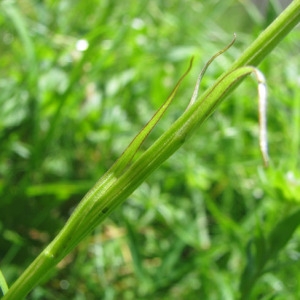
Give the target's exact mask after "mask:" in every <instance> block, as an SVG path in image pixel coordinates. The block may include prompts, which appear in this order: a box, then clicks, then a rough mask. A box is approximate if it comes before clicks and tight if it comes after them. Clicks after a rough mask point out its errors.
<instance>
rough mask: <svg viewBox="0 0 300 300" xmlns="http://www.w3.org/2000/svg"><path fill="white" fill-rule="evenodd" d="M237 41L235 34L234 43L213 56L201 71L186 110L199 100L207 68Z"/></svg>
mask: <svg viewBox="0 0 300 300" xmlns="http://www.w3.org/2000/svg"><path fill="white" fill-rule="evenodd" d="M235 40H236V34H235V33H234V34H233V39H232V41H231V42H230V43H229V44H228V45H227V46H225V47H224V48H223V49H221V50H220V51H218V52H217V53H216V54H215V55H213V56H212V57H211V58H210V59H209V60H208V62H207V63H206V64H205V65H204V67H203V69H202V70H201V72H200V74H199V76H198V78H197V82H196V85H195V88H194V91H193V95H192V98H191V100H190V102H189V104H188V106H187V108H186V109H188V108H189V107H190V106H192V105H193V104H194V103H195V102H196V100H197V98H198V94H199V88H200V83H201V81H202V78H203V76H204V74H205V72H206V70H207V68H208V67H209V65H210V64H211V63H212V62H213V61H214V60H215V59H216V58H217V57H218V56H219V55H221V54H223V53H224V52H225V51H227V50H228V49H229V48H230V47H231V46H232V45H233V44H234V42H235Z"/></svg>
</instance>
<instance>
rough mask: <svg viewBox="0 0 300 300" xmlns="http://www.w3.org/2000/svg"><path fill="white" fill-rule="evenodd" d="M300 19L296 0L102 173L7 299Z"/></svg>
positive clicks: (28, 284)
mask: <svg viewBox="0 0 300 300" xmlns="http://www.w3.org/2000/svg"><path fill="white" fill-rule="evenodd" d="M299 21H300V0H295V1H293V2H292V4H291V5H290V6H289V7H288V8H287V9H286V10H285V11H284V12H283V13H282V14H281V15H280V16H279V17H278V18H277V19H276V20H275V21H274V22H273V23H272V24H271V25H270V26H269V27H268V28H267V29H266V30H265V31H264V32H263V33H262V34H261V35H260V36H259V37H258V38H257V39H256V40H255V41H254V42H253V44H252V45H250V47H249V48H248V49H246V51H245V52H244V53H243V54H242V55H241V57H240V58H239V59H237V60H236V61H235V63H234V64H233V65H232V66H231V68H230V69H229V70H228V71H227V72H225V73H224V74H223V75H221V76H220V77H219V78H218V79H217V81H216V83H215V84H214V85H213V86H212V87H210V88H209V89H208V90H207V91H206V92H204V93H203V95H201V96H200V97H199V98H198V99H197V101H196V102H195V103H194V104H193V105H191V106H190V107H189V108H188V109H187V110H186V111H185V112H184V113H183V114H182V115H181V117H180V118H179V119H178V120H177V121H176V122H175V123H174V124H173V125H172V126H171V127H170V128H169V129H168V130H167V131H166V132H165V133H164V134H163V135H162V136H161V137H160V138H159V139H158V140H157V141H156V142H155V143H154V144H153V145H152V146H151V147H150V148H149V149H148V150H147V151H145V152H144V153H143V154H142V155H141V156H140V157H139V158H138V159H137V160H136V161H135V162H134V163H133V164H132V165H131V166H129V167H128V168H124V170H123V172H121V173H120V175H119V174H117V175H116V174H115V173H114V172H110V171H108V175H105V176H104V179H102V180H101V179H100V180H99V181H98V182H97V183H96V185H95V186H94V187H93V188H92V189H91V190H90V191H89V192H88V193H87V195H86V196H85V197H84V198H83V200H82V201H81V203H80V204H79V206H78V207H77V209H76V210H75V211H74V213H73V214H72V216H71V217H70V219H69V220H68V222H67V224H66V225H65V226H64V228H63V229H62V230H61V232H60V233H59V234H58V235H57V237H56V238H55V239H54V240H53V241H52V242H51V244H50V245H49V246H48V247H47V248H46V249H45V250H44V251H43V252H42V253H41V254H40V255H39V256H38V257H37V258H36V259H35V261H34V262H33V263H32V264H31V265H30V266H29V267H28V268H27V269H26V270H25V271H24V273H23V274H22V275H21V276H20V277H19V278H18V279H17V281H16V282H15V283H14V284H13V285H12V286H11V288H10V289H9V290H8V292H7V294H6V295H5V296H4V297H3V298H2V299H3V300H15V299H23V298H24V297H25V296H26V295H27V294H28V293H29V292H30V291H31V290H32V289H33V288H34V287H35V286H36V285H37V284H38V283H39V282H40V280H41V279H42V278H43V277H44V276H45V274H47V273H48V272H49V270H51V269H52V268H53V267H54V266H55V265H56V264H57V263H58V262H59V261H60V260H61V259H62V258H63V257H64V256H65V255H67V254H68V253H69V252H70V251H71V250H72V249H74V247H75V246H76V245H77V244H78V243H79V242H80V241H81V240H82V239H83V238H84V237H86V236H87V235H88V234H89V233H90V232H91V231H92V230H93V229H94V228H95V227H96V226H97V225H99V224H100V223H101V222H102V221H103V220H104V219H105V218H106V217H107V215H108V214H109V213H110V212H111V211H112V210H114V209H115V208H116V207H117V206H118V205H119V204H120V203H122V202H123V201H124V200H125V199H126V198H127V197H128V196H129V195H130V194H131V193H132V192H133V191H134V190H135V189H136V188H137V187H138V186H139V185H140V184H141V183H142V182H143V181H144V180H145V179H146V178H147V177H148V176H149V175H150V174H151V173H152V172H153V171H154V170H155V169H156V168H157V167H159V166H160V164H161V163H163V162H164V161H165V160H166V159H167V158H168V157H170V156H171V155H172V154H173V153H174V152H175V151H176V150H177V149H178V148H179V147H181V145H182V144H183V143H184V141H185V140H186V139H187V138H188V137H189V136H190V135H191V134H192V133H193V131H195V129H196V128H198V127H199V125H200V124H201V123H202V122H203V121H204V120H205V119H206V118H207V117H208V116H209V115H210V114H211V113H212V112H213V111H214V110H215V108H216V107H217V105H218V104H219V103H220V102H221V101H223V100H224V99H225V97H226V96H227V95H228V94H229V93H231V92H232V91H233V90H234V89H235V88H236V87H237V85H238V84H239V83H240V82H241V81H242V79H243V78H244V77H245V76H247V75H249V74H250V73H252V72H253V68H252V67H247V66H248V65H252V66H256V65H258V64H259V63H260V62H261V61H262V60H263V59H264V58H265V57H266V56H267V55H268V54H269V53H270V52H271V51H272V50H273V49H274V48H275V47H276V45H277V44H278V43H279V42H280V41H281V40H282V39H283V38H284V37H285V36H286V35H287V34H288V33H289V32H290V31H291V30H292V28H293V27H294V26H295V25H296V24H297V23H298V22H299Z"/></svg>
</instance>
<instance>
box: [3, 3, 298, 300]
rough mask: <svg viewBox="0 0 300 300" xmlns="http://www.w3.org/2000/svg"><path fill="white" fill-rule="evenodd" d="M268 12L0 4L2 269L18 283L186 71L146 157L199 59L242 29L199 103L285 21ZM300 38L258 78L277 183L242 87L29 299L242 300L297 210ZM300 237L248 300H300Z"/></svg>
mask: <svg viewBox="0 0 300 300" xmlns="http://www.w3.org/2000/svg"><path fill="white" fill-rule="evenodd" d="M270 3H273V5H272V4H270V6H269V9H268V13H267V15H266V16H262V15H260V13H259V12H258V11H257V10H256V9H255V7H254V6H253V5H252V4H251V3H250V2H245V1H244V2H240V1H234V0H232V1H229V0H226V1H196V0H189V1H162V2H159V1H140V2H135V1H127V2H124V3H123V2H119V1H108V0H107V1H105V0H104V1H100V2H99V1H89V2H87V1H68V0H63V1H43V2H42V1H30V0H26V1H25V0H24V1H15V2H13V1H2V2H1V4H0V5H1V10H0V34H1V39H0V51H1V57H0V68H1V78H0V87H1V94H0V108H1V109H0V145H1V148H0V149H1V151H0V193H1V195H0V196H1V198H0V199H1V201H0V232H1V241H0V257H1V269H2V271H3V273H4V274H5V276H6V277H7V279H8V282H9V283H10V284H11V283H12V282H13V281H14V280H15V278H16V277H17V276H18V274H20V272H21V271H22V270H23V269H24V268H25V266H27V265H28V264H29V263H30V261H31V260H32V259H33V257H35V256H36V255H37V254H38V253H39V252H40V251H41V249H42V248H43V247H45V245H46V244H47V243H48V242H49V241H50V240H51V239H52V238H53V237H54V236H55V234H56V233H57V232H58V230H59V229H60V228H61V226H62V225H63V224H64V222H65V221H66V219H67V218H68V216H69V215H70V214H71V212H72V210H73V209H74V207H75V206H76V204H77V203H78V202H79V201H80V199H81V198H82V196H83V195H84V194H85V192H86V191H87V190H88V189H89V188H90V187H91V186H92V185H93V184H94V183H95V181H96V180H97V179H98V178H99V177H100V176H101V175H102V174H103V173H104V172H105V170H107V169H108V168H109V167H110V166H111V164H112V163H113V162H114V160H115V159H117V158H118V156H119V155H120V154H121V153H122V151H123V150H124V149H125V147H126V145H127V144H128V143H129V142H130V140H131V139H132V138H133V136H134V135H135V134H136V133H137V132H138V130H139V129H140V128H142V126H143V125H144V124H145V123H146V122H147V121H148V120H149V118H150V117H151V115H152V114H153V113H154V111H155V109H157V108H158V107H159V105H160V104H161V103H162V102H163V101H164V99H165V98H166V97H167V96H168V94H169V93H170V91H171V90H172V88H173V86H174V84H175V83H176V81H177V80H178V78H179V77H180V74H182V72H183V70H184V69H185V68H186V66H187V64H188V61H189V58H190V57H191V56H192V55H195V56H196V64H195V66H194V68H193V70H192V72H191V75H189V77H188V79H187V80H185V82H184V84H183V85H182V87H181V88H180V90H179V92H178V95H177V100H175V101H174V104H172V107H171V109H170V112H169V113H168V114H167V116H165V117H164V119H163V120H162V121H161V122H160V124H159V125H158V127H157V128H156V130H155V131H154V132H153V133H152V134H151V135H150V136H149V139H148V140H147V141H146V143H145V147H146V146H147V145H149V144H150V143H151V141H153V140H154V139H155V137H157V136H158V135H159V134H161V133H162V132H163V131H164V130H165V129H166V128H167V127H168V126H169V125H170V124H171V123H172V122H173V121H174V119H175V118H177V117H178V116H179V115H180V113H181V112H182V110H183V109H184V108H185V106H186V105H187V103H188V101H189V99H190V96H191V94H192V90H193V85H194V82H195V79H196V76H197V73H198V72H199V70H200V69H201V67H202V66H203V65H204V62H205V61H206V60H208V59H209V58H210V56H211V55H212V54H213V53H215V52H217V51H218V50H220V49H221V48H223V47H224V45H226V44H227V43H228V42H229V41H230V40H231V39H232V35H233V32H236V33H237V42H236V44H235V45H234V46H233V47H232V48H231V49H230V50H229V51H228V52H227V53H226V54H224V55H223V56H222V57H219V58H218V59H217V60H216V61H215V62H214V63H213V65H212V66H211V67H210V69H209V70H208V72H207V74H206V76H205V78H204V79H203V82H202V86H201V90H204V89H205V88H206V87H208V86H209V85H210V84H211V83H212V82H213V81H214V79H215V78H216V77H217V76H218V75H220V74H221V73H222V72H223V71H224V70H225V69H226V67H228V66H230V64H231V62H233V61H234V59H235V58H236V57H238V55H239V54H240V53H241V52H242V51H243V50H244V49H245V48H246V46H247V45H248V44H249V43H250V42H251V41H253V40H254V39H255V37H256V36H257V35H258V34H259V32H260V31H262V30H263V29H264V28H265V27H266V26H267V25H268V24H269V23H270V22H271V21H272V20H273V19H274V18H275V16H276V15H277V14H278V13H279V11H278V10H276V7H277V6H276V5H275V4H276V1H273V2H270ZM299 35H300V32H299V28H298V29H296V30H294V31H293V32H292V33H291V34H290V35H289V36H288V37H287V38H286V39H285V40H284V42H283V43H281V45H280V46H279V47H278V48H277V49H276V50H275V51H274V52H273V53H272V54H271V55H270V56H269V57H268V58H267V59H266V60H265V61H264V62H263V63H262V64H261V65H260V69H261V70H262V71H263V73H264V75H265V77H266V78H267V83H268V89H269V109H268V119H269V124H268V129H269V145H270V155H271V160H272V164H271V167H270V168H269V169H268V170H264V169H263V167H262V161H261V157H260V154H259V147H258V121H257V120H258V117H257V103H256V102H257V92H256V84H255V82H254V80H253V81H251V79H248V80H246V81H245V82H244V83H243V85H242V86H240V87H239V88H238V90H237V91H236V92H235V93H234V94H233V95H232V96H231V97H230V98H229V99H228V100H227V101H226V102H225V103H224V104H222V106H221V107H220V108H219V109H218V111H217V112H216V113H215V114H214V115H213V116H212V117H211V118H210V119H209V120H208V121H207V122H206V123H205V124H204V125H203V126H202V128H201V129H199V132H198V133H197V134H196V135H194V136H193V137H192V139H191V140H189V141H188V142H187V143H186V145H184V146H183V148H182V149H180V150H179V151H178V152H177V153H176V154H175V155H174V156H173V157H171V158H170V159H169V160H168V161H167V162H166V163H164V164H163V166H162V167H161V168H159V169H158V170H157V171H156V172H155V173H154V174H153V175H152V176H151V177H150V178H149V179H148V180H147V181H146V182H145V183H143V185H142V186H141V187H140V188H139V189H138V190H137V191H136V192H135V193H134V194H133V195H132V196H131V197H130V198H129V199H128V201H127V202H126V203H125V204H124V205H122V206H121V207H120V208H118V209H117V211H115V212H114V213H113V214H112V216H111V217H110V218H109V219H108V220H107V221H106V222H105V224H103V225H102V226H100V227H99V228H98V229H97V231H96V232H95V234H94V235H93V236H91V237H90V238H88V239H86V240H85V241H84V242H83V243H81V244H80V245H79V246H78V248H77V249H76V251H74V252H73V253H71V254H70V255H69V256H68V257H67V258H66V259H64V260H63V261H62V262H61V264H60V265H59V266H58V269H59V271H58V272H53V274H50V275H49V278H48V279H49V280H48V281H47V282H46V283H45V284H44V285H42V286H40V287H38V288H36V289H35V290H34V291H33V293H32V294H31V295H30V297H29V299H70V298H71V299H80V300H81V299H99V298H101V299H182V298H184V297H186V298H187V299H198V298H199V297H202V298H203V299H237V298H238V296H239V294H240V293H241V292H242V291H241V289H242V287H243V286H247V284H248V283H249V282H251V279H252V277H251V276H252V273H251V271H249V272H248V270H250V269H249V266H251V262H252V260H253V262H252V264H253V268H254V269H255V267H256V266H257V265H259V262H258V261H255V259H258V257H259V255H261V253H264V250H263V249H264V248H263V244H264V243H263V242H262V241H264V240H265V238H264V237H266V236H268V235H269V233H271V232H272V230H274V228H277V227H276V224H277V223H278V222H280V220H283V219H285V218H288V216H289V215H291V214H292V213H293V212H295V211H297V209H299V200H300V198H299V197H300V196H299V195H300V173H299V148H300V140H299V138H300V132H299V131H300V115H299V111H300V92H299V80H300V79H299V78H300V77H299V54H298V53H299ZM81 40H85V41H87V42H88V48H87V49H86V50H85V51H82V50H80V43H79V41H81ZM284 224H285V223H284ZM284 226H285V225H284ZM289 228H290V227H287V228H286V230H287V235H288V230H290V231H292V230H294V229H289ZM283 229H285V227H284V228H283ZM282 232H283V233H282ZM282 232H280V234H281V235H282V234H283V235H284V232H285V231H284V230H283V231H282ZM299 240H300V236H299V232H298V231H296V233H295V234H294V235H292V237H291V238H290V239H289V240H288V243H287V245H286V246H285V247H284V249H283V250H282V251H281V252H280V253H279V255H277V256H276V257H274V258H272V259H271V260H270V261H268V262H267V266H266V269H265V270H269V272H267V271H265V274H264V275H263V276H262V277H261V278H260V279H258V280H257V282H256V283H255V286H254V288H253V293H252V295H251V297H252V298H251V299H270V298H271V297H273V298H274V299H275V298H276V299H297V297H296V298H295V295H299V294H300V290H299V285H298V282H299V280H300V278H299V274H298V267H299ZM251 241H254V242H253V243H254V245H256V246H255V247H256V248H255V250H253V247H254V246H251V245H253V244H252V242H251ZM251 247H252V248H251ZM251 249H252V250H253V251H254V252H253V251H252V250H251ZM251 251H252V252H251ZM255 251H256V252H255ZM260 251H261V253H260ZM255 255H256V256H255ZM253 257H254V258H253ZM251 259H252V260H251ZM266 261H267V259H266ZM256 263H257V264H256ZM247 272H248V273H247ZM241 282H242V283H241ZM239 289H240V290H239ZM249 294H250V290H249Z"/></svg>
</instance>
